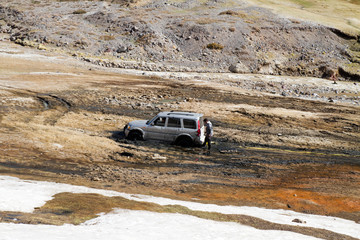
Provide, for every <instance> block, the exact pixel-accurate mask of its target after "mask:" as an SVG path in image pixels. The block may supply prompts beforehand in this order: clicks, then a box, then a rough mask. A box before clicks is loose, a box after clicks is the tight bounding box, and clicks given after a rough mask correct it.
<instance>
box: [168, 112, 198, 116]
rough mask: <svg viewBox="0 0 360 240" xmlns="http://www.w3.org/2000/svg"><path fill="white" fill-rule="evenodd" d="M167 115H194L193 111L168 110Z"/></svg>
mask: <svg viewBox="0 0 360 240" xmlns="http://www.w3.org/2000/svg"><path fill="white" fill-rule="evenodd" d="M167 115H182V116H194V114H193V113H186V112H169V113H168V114H167Z"/></svg>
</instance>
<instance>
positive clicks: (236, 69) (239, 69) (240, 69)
mask: <svg viewBox="0 0 360 240" xmlns="http://www.w3.org/2000/svg"><path fill="white" fill-rule="evenodd" d="M229 71H230V72H233V73H248V72H250V70H249V68H248V67H247V66H245V65H244V64H243V63H242V62H238V63H236V64H232V65H231V66H230V67H229Z"/></svg>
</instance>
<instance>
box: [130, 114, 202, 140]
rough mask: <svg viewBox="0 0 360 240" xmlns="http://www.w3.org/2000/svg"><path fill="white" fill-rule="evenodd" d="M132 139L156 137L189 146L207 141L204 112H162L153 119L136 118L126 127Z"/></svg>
mask: <svg viewBox="0 0 360 240" xmlns="http://www.w3.org/2000/svg"><path fill="white" fill-rule="evenodd" d="M124 132H125V136H126V137H127V138H128V139H130V140H147V139H155V140H162V141H169V142H173V143H175V144H177V145H180V146H184V147H189V146H193V145H201V144H203V142H204V141H205V135H204V132H205V131H204V125H203V114H199V113H191V112H160V113H159V114H158V115H156V116H155V117H154V118H153V119H151V120H149V121H146V120H136V121H132V122H130V123H128V124H127V125H126V126H125V127H124Z"/></svg>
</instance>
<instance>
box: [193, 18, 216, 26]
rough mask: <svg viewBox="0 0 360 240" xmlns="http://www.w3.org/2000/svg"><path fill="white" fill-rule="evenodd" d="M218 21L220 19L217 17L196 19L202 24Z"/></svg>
mask: <svg viewBox="0 0 360 240" xmlns="http://www.w3.org/2000/svg"><path fill="white" fill-rule="evenodd" d="M217 22H219V21H218V20H216V19H211V18H201V19H199V20H197V21H196V23H197V24H200V25H205V24H211V23H217Z"/></svg>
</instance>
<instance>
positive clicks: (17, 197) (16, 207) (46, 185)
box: [0, 176, 360, 239]
mask: <svg viewBox="0 0 360 240" xmlns="http://www.w3.org/2000/svg"><path fill="white" fill-rule="evenodd" d="M61 192H72V193H97V194H101V195H104V196H108V197H113V196H120V197H124V198H126V199H129V200H134V201H141V202H151V203H156V204H159V205H181V206H184V207H187V208H189V209H191V210H198V211H206V212H218V213H222V214H241V215H247V216H252V217H257V218H260V219H264V220H266V221H270V222H274V223H279V224H288V225H294V226H304V227H313V228H319V229H326V230H329V231H333V232H336V233H340V234H345V235H349V236H352V237H355V238H358V237H359V233H360V224H357V223H355V222H354V221H350V220H345V219H341V218H336V217H327V216H320V215H311V214H303V213H298V212H294V211H289V210H274V209H264V208H257V207H239V206H219V205H215V204H203V203H197V202H186V201H178V200H172V199H167V198H159V197H153V196H146V195H139V194H136V195H132V194H126V193H120V192H116V191H109V190H102V189H94V188H88V187H83V186H74V185H69V184H61V183H52V182H42V181H27V180H21V179H18V178H15V177H8V176H0V196H1V198H0V211H19V212H32V211H33V210H34V208H35V207H41V206H43V205H44V204H45V202H46V201H49V200H51V199H52V196H53V195H55V194H57V193H61ZM154 214H155V213H154ZM102 217H103V216H102ZM295 218H297V219H300V220H301V221H302V223H299V222H292V220H294V219H295ZM99 219H102V218H99ZM96 221H97V220H96V219H94V220H91V221H89V222H87V223H86V224H90V223H94V224H97V223H96ZM0 232H1V231H0ZM267 232H268V231H267ZM0 239H1V238H0ZM150 239H151V238H150ZM225 239H226V238H225ZM274 239H275V238H274ZM295 239H298V238H295Z"/></svg>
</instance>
